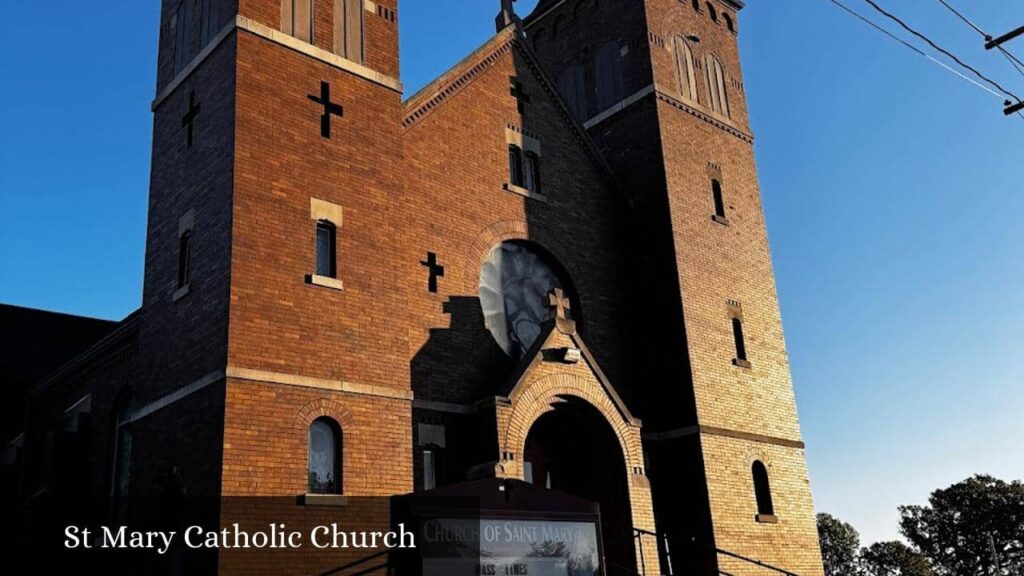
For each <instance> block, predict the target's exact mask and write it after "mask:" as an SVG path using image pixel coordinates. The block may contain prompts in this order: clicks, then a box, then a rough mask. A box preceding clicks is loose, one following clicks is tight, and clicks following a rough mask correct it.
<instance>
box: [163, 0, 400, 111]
mask: <svg viewBox="0 0 1024 576" xmlns="http://www.w3.org/2000/svg"><path fill="white" fill-rule="evenodd" d="M235 30H245V31H246V32H249V33H250V34H253V35H255V36H258V37H260V38H263V39H264V40H269V41H271V42H273V43H275V44H278V45H280V46H284V47H285V48H291V49H292V50H295V51H296V52H299V53H301V54H305V55H306V56H309V57H310V58H314V59H316V60H319V61H320V62H323V63H324V64H328V65H330V66H333V67H335V68H337V69H339V70H344V71H346V72H349V73H351V74H354V75H356V76H359V77H361V78H364V79H366V80H369V81H370V82H373V83H374V84H378V85H380V86H383V87H385V88H388V89H390V90H394V91H395V92H398V93H401V92H402V83H401V82H400V81H399V80H398V79H396V78H392V77H391V76H387V75H385V74H381V73H380V72H377V71H375V70H371V69H370V68H367V67H366V66H363V65H362V64H359V63H358V62H354V61H352V60H349V59H347V58H343V57H341V56H338V55H337V54H334V53H333V52H329V51H327V50H324V49H322V48H317V47H316V46H313V45H312V44H309V43H307V42H303V41H302V40H299V39H298V38H295V37H293V36H289V35H288V34H285V33H284V32H281V31H279V30H274V29H273V28H271V27H269V26H266V25H264V24H260V23H259V22H256V21H254V20H250V19H249V18H246V17H245V16H241V15H236V16H235V18H234V20H232V21H230V22H228V23H227V25H226V26H224V28H221V31H220V32H218V33H217V35H216V36H214V37H213V39H212V40H210V42H208V43H207V44H206V47H205V48H203V49H202V50H201V51H200V52H199V54H197V55H196V57H195V58H193V59H192V61H191V62H189V64H188V65H187V66H185V68H184V69H183V70H182V71H181V72H179V73H178V75H177V76H175V77H174V79H173V80H171V82H170V83H168V84H167V86H166V87H165V88H164V89H163V90H161V91H160V93H159V94H157V97H156V98H155V99H154V100H153V103H152V105H151V106H150V108H151V109H152V110H153V111H155V110H156V109H157V108H158V107H159V106H160V105H161V104H163V103H164V101H165V100H167V98H168V97H169V96H170V95H171V94H172V93H173V92H174V91H175V90H176V89H177V88H178V86H180V85H181V84H182V82H184V81H185V79H186V78H188V77H189V76H191V75H192V73H193V72H195V70H196V68H198V67H199V65H200V64H202V63H203V61H204V60H206V59H207V58H208V57H209V56H210V54H212V53H213V51H214V50H216V49H217V47H218V46H220V44H221V43H222V42H223V41H224V40H225V39H226V38H227V37H228V36H230V35H231V33H232V32H234V31H235Z"/></svg>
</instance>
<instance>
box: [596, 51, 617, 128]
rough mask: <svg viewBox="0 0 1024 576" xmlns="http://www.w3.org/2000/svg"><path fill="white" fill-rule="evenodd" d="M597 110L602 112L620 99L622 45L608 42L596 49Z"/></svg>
mask: <svg viewBox="0 0 1024 576" xmlns="http://www.w3.org/2000/svg"><path fill="white" fill-rule="evenodd" d="M595 64H596V66H595V67H596V69H597V70H596V71H597V111H598V112H603V111H604V110H607V109H608V108H610V107H612V106H613V105H615V104H618V103H619V101H620V100H622V47H621V46H619V43H618V42H614V41H613V42H608V43H607V44H605V45H604V46H601V48H600V49H599V50H598V51H597V58H596V59H595Z"/></svg>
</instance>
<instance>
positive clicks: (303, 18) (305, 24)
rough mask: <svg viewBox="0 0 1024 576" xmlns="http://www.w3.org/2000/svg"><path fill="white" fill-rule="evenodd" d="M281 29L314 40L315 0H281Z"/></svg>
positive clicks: (301, 38)
mask: <svg viewBox="0 0 1024 576" xmlns="http://www.w3.org/2000/svg"><path fill="white" fill-rule="evenodd" d="M281 31H282V32H284V33H285V34H288V35H289V36H294V37H296V38H298V39H299V40H302V41H303V42H309V43H312V42H313V0H281Z"/></svg>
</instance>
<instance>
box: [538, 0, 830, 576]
mask: <svg viewBox="0 0 1024 576" xmlns="http://www.w3.org/2000/svg"><path fill="white" fill-rule="evenodd" d="M742 7H743V4H742V2H739V1H738V0H711V1H708V2H705V1H704V0H700V1H698V0H692V1H691V0H623V1H622V2H604V1H600V0H598V1H593V0H581V1H579V2H559V1H555V0H541V2H540V3H539V5H538V6H537V8H536V9H535V10H534V12H533V13H532V14H531V15H530V16H528V17H526V19H525V21H524V24H525V30H526V34H527V37H528V38H529V39H530V41H531V44H532V46H533V49H534V51H535V52H536V53H537V54H538V56H539V57H540V59H541V60H542V61H543V63H544V66H545V68H546V70H547V72H548V74H549V75H550V76H551V77H552V78H553V79H555V80H556V82H557V83H558V85H559V88H560V91H561V92H562V94H563V96H564V97H565V98H566V100H567V103H568V105H569V107H570V108H572V109H573V111H574V112H575V113H576V116H577V118H578V119H579V120H580V122H581V123H582V124H583V126H584V127H585V128H586V129H587V131H588V133H589V135H590V136H591V138H592V139H593V141H594V142H596V143H597V145H598V147H599V148H600V149H601V150H602V152H603V153H604V156H605V158H606V159H607V161H608V162H609V164H610V165H611V166H612V168H613V170H614V171H615V173H616V176H617V179H618V181H619V183H620V186H621V187H622V188H623V190H624V191H625V192H626V193H627V194H628V195H629V196H630V198H631V199H632V202H633V206H634V209H635V221H634V225H635V231H634V234H633V235H632V236H633V238H634V244H633V246H632V253H633V254H634V255H635V257H636V258H637V259H638V277H639V278H641V279H642V280H641V281H639V282H637V283H636V284H637V285H638V286H644V287H645V290H647V291H648V292H649V293H648V294H646V295H645V296H644V297H643V299H644V309H643V310H636V311H635V314H634V316H635V317H636V318H638V319H639V320H638V325H637V328H636V333H637V334H638V335H639V337H638V338H636V339H635V340H636V342H637V344H638V346H636V347H635V349H634V352H633V354H632V357H633V362H634V366H636V367H637V370H635V374H634V376H633V378H632V379H631V382H630V385H629V388H630V396H631V397H632V399H633V406H634V407H635V410H636V412H637V415H638V416H639V417H641V418H643V420H644V449H645V453H646V455H647V458H648V470H647V473H648V476H649V477H650V480H651V486H652V492H653V500H654V509H655V516H656V520H657V524H658V530H659V532H663V533H665V534H667V535H668V536H669V541H670V548H671V550H672V551H673V552H674V554H673V557H674V559H675V560H676V568H677V570H678V569H679V564H680V562H685V563H686V565H687V566H688V567H690V566H693V567H697V566H700V568H701V569H703V570H707V569H708V567H709V566H715V568H714V569H717V570H719V571H721V572H723V573H731V574H745V573H753V572H751V570H756V568H752V566H751V564H750V563H749V562H744V561H743V560H741V559H737V558H735V557H732V556H730V555H729V554H736V555H739V556H744V557H747V558H757V559H760V560H762V561H764V562H767V563H769V564H773V565H775V566H780V567H784V568H785V569H786V570H789V571H791V572H796V573H798V574H801V575H813V574H820V573H821V570H822V568H821V560H820V553H819V549H818V539H817V532H816V529H815V521H814V509H813V503H812V500H811V492H810V487H809V482H808V477H807V471H806V466H805V457H804V450H803V448H804V445H803V442H802V441H801V437H800V428H799V423H798V418H797V412H796V403H795V399H794V395H793V388H792V383H791V380H790V371H789V365H788V360H787V356H786V349H785V343H784V339H783V333H782V323H781V319H780V314H779V304H778V300H777V296H776V290H775V281H774V276H773V272H772V265H771V259H770V255H769V247H768V240H767V235H766V231H765V223H764V215H763V212H762V208H761V198H760V193H759V190H758V184H757V175H756V170H755V164H754V154H753V146H752V141H753V136H752V135H751V130H750V127H749V122H748V116H747V106H746V101H745V94H744V90H743V80H742V75H741V71H740V61H739V52H738V46H737V36H738V34H739V18H738V14H739V11H740V10H741V9H742ZM609 71H611V72H609ZM645 310H646V312H645ZM651 310H657V312H656V313H651ZM642 374H646V376H645V377H641V375H642ZM715 548H717V549H719V550H720V552H718V553H715V552H714V550H715ZM684 551H685V552H684ZM681 557H682V558H683V560H680V558H681Z"/></svg>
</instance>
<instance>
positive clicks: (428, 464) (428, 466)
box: [423, 448, 437, 490]
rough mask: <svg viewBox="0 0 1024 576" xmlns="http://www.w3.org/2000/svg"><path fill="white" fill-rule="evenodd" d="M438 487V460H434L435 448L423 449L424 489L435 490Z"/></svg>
mask: <svg viewBox="0 0 1024 576" xmlns="http://www.w3.org/2000/svg"><path fill="white" fill-rule="evenodd" d="M434 488H437V462H436V461H435V460H434V450H433V449H430V448H428V449H426V450H424V451H423V489H424V490H433V489H434Z"/></svg>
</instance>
